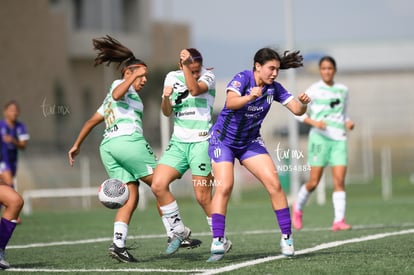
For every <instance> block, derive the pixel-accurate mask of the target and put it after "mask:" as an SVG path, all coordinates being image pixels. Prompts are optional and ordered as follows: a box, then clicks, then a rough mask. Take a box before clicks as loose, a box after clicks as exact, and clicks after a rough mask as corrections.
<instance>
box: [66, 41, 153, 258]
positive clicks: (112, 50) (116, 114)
mask: <svg viewBox="0 0 414 275" xmlns="http://www.w3.org/2000/svg"><path fill="white" fill-rule="evenodd" d="M93 45H94V47H95V50H97V51H98V52H99V53H98V55H97V57H96V58H95V66H97V65H100V64H103V63H108V64H110V63H111V62H117V63H119V66H120V67H121V68H122V69H121V72H122V79H118V80H115V81H114V82H113V83H112V85H111V87H110V90H109V93H108V94H107V96H106V97H105V99H104V101H103V104H102V105H101V106H100V108H99V109H98V110H97V112H96V113H95V114H94V115H93V116H92V117H91V118H90V119H89V120H88V121H86V122H85V124H84V125H83V127H82V129H81V131H80V133H79V135H78V137H77V139H76V141H75V143H74V144H73V146H72V148H71V149H70V150H69V152H68V155H69V162H70V164H71V165H73V164H74V158H75V157H76V156H77V155H78V154H79V152H80V146H81V144H82V142H83V141H84V139H85V138H86V137H87V135H88V134H89V133H90V131H91V130H92V129H93V128H94V127H95V126H96V125H98V124H99V123H101V122H105V125H106V127H105V132H104V138H103V140H102V142H101V145H100V154H101V160H102V162H103V165H104V166H105V169H106V171H107V173H108V176H109V177H110V178H116V179H119V180H121V181H122V182H124V183H127V185H128V190H129V199H128V201H127V202H126V203H125V205H124V206H122V207H121V208H120V209H118V211H117V213H116V215H115V221H114V234H113V242H112V244H111V246H110V247H109V254H110V256H112V257H113V258H115V259H117V260H118V261H121V262H126V263H128V262H136V261H137V260H136V259H135V258H134V257H133V256H132V255H131V254H130V253H129V252H128V250H127V248H126V246H125V244H126V239H127V236H128V225H129V223H130V221H131V218H132V214H133V213H134V211H135V209H136V208H137V205H138V199H139V192H138V186H139V180H141V181H143V182H145V183H146V184H148V185H149V186H150V185H151V182H152V175H153V170H154V168H155V166H156V160H155V156H154V153H153V151H152V149H151V146H150V145H149V144H148V142H147V141H146V140H145V138H144V136H143V132H142V115H143V110H144V106H143V103H142V101H141V98H140V96H139V94H138V92H139V91H140V90H141V89H142V87H144V85H145V83H146V82H147V78H146V74H147V65H146V64H145V62H143V61H142V60H140V59H137V58H136V57H135V56H134V54H133V53H132V52H131V51H130V50H129V49H128V48H126V47H125V46H123V45H122V44H120V43H119V42H118V41H117V40H115V39H113V38H112V37H110V36H106V37H102V38H99V39H93Z"/></svg>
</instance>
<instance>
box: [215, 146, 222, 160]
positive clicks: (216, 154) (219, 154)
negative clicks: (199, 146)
mask: <svg viewBox="0 0 414 275" xmlns="http://www.w3.org/2000/svg"><path fill="white" fill-rule="evenodd" d="M220 156H221V148H216V149H214V157H215V158H219V157H220Z"/></svg>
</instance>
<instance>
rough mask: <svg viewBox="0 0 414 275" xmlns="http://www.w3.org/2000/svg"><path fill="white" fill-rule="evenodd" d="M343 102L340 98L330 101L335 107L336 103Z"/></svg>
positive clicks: (330, 104)
mask: <svg viewBox="0 0 414 275" xmlns="http://www.w3.org/2000/svg"><path fill="white" fill-rule="evenodd" d="M340 103H341V100H339V98H337V99H335V100H332V101H331V103H329V106H331V108H332V109H333V108H334V107H335V106H336V105H339V104H340Z"/></svg>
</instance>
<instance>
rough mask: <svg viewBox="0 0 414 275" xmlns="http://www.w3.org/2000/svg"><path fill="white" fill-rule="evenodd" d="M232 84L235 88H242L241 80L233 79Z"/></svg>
mask: <svg viewBox="0 0 414 275" xmlns="http://www.w3.org/2000/svg"><path fill="white" fill-rule="evenodd" d="M230 86H232V87H234V88H240V87H241V83H240V82H239V81H236V80H233V81H232V82H231V84H230Z"/></svg>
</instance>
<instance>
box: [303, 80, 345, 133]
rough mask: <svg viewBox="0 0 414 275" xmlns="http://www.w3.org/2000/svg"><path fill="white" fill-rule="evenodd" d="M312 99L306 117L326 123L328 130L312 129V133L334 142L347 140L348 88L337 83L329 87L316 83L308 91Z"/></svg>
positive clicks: (319, 82)
mask: <svg viewBox="0 0 414 275" xmlns="http://www.w3.org/2000/svg"><path fill="white" fill-rule="evenodd" d="M306 94H307V95H308V96H309V97H310V98H311V102H310V103H309V105H308V113H307V114H305V115H303V116H301V117H300V120H302V121H303V120H304V119H305V118H306V116H309V117H310V118H311V119H313V120H316V121H324V122H325V123H326V129H325V130H322V129H317V128H315V127H312V129H311V133H312V132H317V133H320V134H322V135H324V136H326V137H328V138H330V139H333V140H346V129H345V121H346V119H347V113H346V108H347V104H348V88H347V87H346V86H345V85H342V84H337V83H335V84H334V85H333V86H328V85H327V84H326V83H325V82H323V81H322V80H320V81H318V82H316V83H314V84H313V85H312V86H310V87H309V88H308V89H307V90H306Z"/></svg>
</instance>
